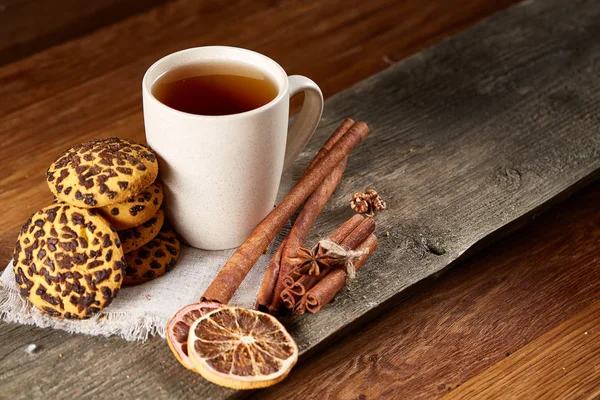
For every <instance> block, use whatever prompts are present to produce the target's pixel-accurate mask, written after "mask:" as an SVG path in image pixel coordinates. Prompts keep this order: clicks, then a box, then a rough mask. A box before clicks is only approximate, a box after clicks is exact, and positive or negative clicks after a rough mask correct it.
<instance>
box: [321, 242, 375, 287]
mask: <svg viewBox="0 0 600 400" xmlns="http://www.w3.org/2000/svg"><path fill="white" fill-rule="evenodd" d="M319 247H321V248H322V249H324V250H325V251H326V252H327V255H328V256H330V257H332V258H335V259H336V260H338V263H337V264H336V265H343V267H344V268H345V270H346V283H347V282H349V281H350V280H352V279H354V277H355V276H356V269H355V268H354V262H355V261H356V260H358V259H359V258H360V257H362V256H364V255H365V254H368V253H369V249H365V248H363V249H360V250H352V249H349V248H347V247H346V246H343V245H341V244H338V243H336V242H334V241H333V240H331V239H330V238H325V239H321V240H320V241H319Z"/></svg>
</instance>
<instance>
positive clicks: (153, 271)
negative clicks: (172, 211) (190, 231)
mask: <svg viewBox="0 0 600 400" xmlns="http://www.w3.org/2000/svg"><path fill="white" fill-rule="evenodd" d="M180 250H181V247H180V245H179V240H177V237H176V236H175V232H174V231H173V230H172V229H171V228H170V227H169V226H168V225H167V224H165V225H163V227H162V229H161V230H160V232H159V234H158V235H156V237H155V238H154V239H152V240H151V241H149V242H148V243H146V244H145V245H144V246H142V247H140V248H139V249H137V250H134V251H132V252H131V253H129V254H126V255H125V260H126V261H127V267H126V268H125V277H124V278H123V284H124V285H135V284H138V283H142V282H146V281H149V280H151V279H154V278H158V277H159V276H161V275H164V274H165V273H166V272H169V271H170V270H172V269H173V267H174V266H175V263H176V262H177V260H178V259H179V252H180Z"/></svg>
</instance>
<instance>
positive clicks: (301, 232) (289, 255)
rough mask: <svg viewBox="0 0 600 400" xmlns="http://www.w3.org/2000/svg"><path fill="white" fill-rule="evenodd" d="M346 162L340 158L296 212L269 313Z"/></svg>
mask: <svg viewBox="0 0 600 400" xmlns="http://www.w3.org/2000/svg"><path fill="white" fill-rule="evenodd" d="M347 162H348V158H345V159H344V160H342V162H340V163H339V164H338V165H337V167H335V169H334V170H333V172H332V173H331V175H329V176H328V177H327V178H326V179H325V180H324V181H323V183H322V184H321V185H320V186H319V187H318V188H317V190H315V191H314V193H313V194H311V195H310V197H309V198H308V200H306V203H305V204H304V207H303V208H302V211H300V214H298V217H297V218H296V221H295V222H294V225H293V226H292V229H291V230H290V232H289V233H288V236H287V238H286V241H285V244H284V245H282V247H283V250H282V252H281V263H280V269H279V277H278V279H277V283H276V284H275V290H274V293H273V298H272V301H271V305H270V306H269V312H271V314H276V313H277V311H279V309H280V308H281V304H282V300H281V292H282V291H283V289H284V283H283V281H284V279H285V277H286V276H288V274H289V273H290V272H292V270H293V269H294V261H293V259H294V258H295V257H296V256H297V255H298V253H297V251H298V248H299V247H301V246H302V245H303V244H304V241H305V240H306V236H307V235H308V232H310V228H311V227H312V225H313V223H314V222H315V220H316V219H317V216H318V215H319V213H320V212H321V210H323V207H325V203H327V200H329V198H330V197H331V195H332V194H333V191H334V190H335V188H336V187H337V186H338V185H339V183H340V181H341V180H342V175H343V174H344V170H345V169H346V163H347Z"/></svg>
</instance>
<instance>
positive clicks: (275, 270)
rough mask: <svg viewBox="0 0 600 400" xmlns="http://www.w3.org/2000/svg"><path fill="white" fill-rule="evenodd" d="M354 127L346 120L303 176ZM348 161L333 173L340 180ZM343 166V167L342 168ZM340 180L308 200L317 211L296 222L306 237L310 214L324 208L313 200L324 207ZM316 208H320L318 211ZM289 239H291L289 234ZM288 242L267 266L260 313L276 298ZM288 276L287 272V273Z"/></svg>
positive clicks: (258, 305)
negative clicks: (283, 256)
mask: <svg viewBox="0 0 600 400" xmlns="http://www.w3.org/2000/svg"><path fill="white" fill-rule="evenodd" d="M352 125H354V120H352V119H350V118H346V119H345V120H344V121H343V122H342V124H341V125H340V126H339V127H338V128H337V129H336V130H335V131H334V132H333V134H332V135H331V136H330V137H329V138H328V139H327V140H326V141H325V143H324V144H323V146H322V147H321V149H320V150H319V151H318V152H317V154H316V155H315V157H314V158H313V160H312V161H311V163H310V165H309V166H308V168H307V169H306V171H304V174H303V175H306V173H307V172H308V171H309V170H310V169H311V168H312V167H313V166H314V165H315V164H316V163H317V162H319V161H320V160H321V159H322V158H323V157H324V156H325V154H327V152H328V151H329V150H331V148H332V147H333V145H334V144H335V143H337V141H338V140H339V139H340V138H341V137H342V136H343V135H345V134H346V132H348V130H349V129H350V128H351V127H352ZM347 161H348V159H347V158H346V159H344V160H343V161H342V162H341V163H340V164H338V166H337V167H336V169H335V170H334V171H333V172H332V175H337V174H339V179H341V175H342V174H343V172H344V169H345V165H346V163H347ZM342 164H343V166H342ZM340 169H341V171H340ZM332 179H333V180H335V178H332ZM339 179H338V180H337V183H334V182H332V181H331V180H328V181H326V182H323V183H322V184H321V185H320V186H319V188H317V190H316V191H315V193H313V194H312V195H311V196H310V197H309V198H308V200H307V202H306V204H305V205H304V208H303V209H306V208H307V207H314V208H315V209H313V210H311V212H310V213H308V214H309V215H304V216H303V217H302V218H298V219H297V220H296V221H297V223H298V224H301V225H302V228H303V229H304V230H305V231H306V232H303V234H304V237H306V235H307V234H308V231H309V230H310V227H311V226H312V223H313V222H314V220H313V221H312V222H310V221H308V218H310V214H315V218H316V215H318V214H319V212H321V210H322V208H323V206H319V203H318V202H315V201H314V200H313V198H314V197H315V196H316V197H317V198H321V199H323V200H324V202H323V205H324V204H325V202H327V199H328V198H329V197H330V196H331V193H329V195H327V190H326V189H328V188H330V187H332V186H333V189H335V187H337V185H338V184H339ZM317 192H318V193H317ZM332 192H333V190H332ZM316 207H319V208H318V210H316ZM315 211H316V212H315ZM299 217H300V216H299ZM298 233H299V232H298V230H297V231H296V232H295V234H298ZM288 237H289V234H288ZM286 242H287V237H286V239H285V240H284V241H283V243H282V244H281V245H280V246H279V249H278V250H277V252H276V253H275V254H274V255H273V257H272V258H271V261H270V262H269V265H268V266H267V270H266V272H265V275H264V278H263V280H262V282H261V284H260V288H259V290H258V296H257V297H256V303H255V306H254V307H255V309H257V310H259V311H263V312H266V311H267V310H268V308H269V305H270V304H271V302H272V301H273V296H274V293H275V286H276V285H277V284H278V280H279V274H280V270H281V258H282V255H283V253H284V249H285V248H286ZM302 242H304V239H302ZM286 275H287V272H286ZM284 279H285V278H284ZM292 284H293V281H292ZM280 285H281V284H280ZM279 292H281V291H280V290H278V293H279Z"/></svg>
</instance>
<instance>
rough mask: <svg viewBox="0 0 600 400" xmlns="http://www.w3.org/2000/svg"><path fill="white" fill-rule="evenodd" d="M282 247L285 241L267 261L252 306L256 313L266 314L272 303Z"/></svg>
mask: <svg viewBox="0 0 600 400" xmlns="http://www.w3.org/2000/svg"><path fill="white" fill-rule="evenodd" d="M284 245H285V239H284V240H283V243H281V245H280V246H279V249H277V251H276V252H275V254H274V255H273V257H272V258H271V261H269V265H268V266H267V270H266V271H265V276H264V277H263V280H262V282H261V284H260V287H259V288H258V295H257V296H256V303H255V304H254V308H255V309H256V310H258V311H262V312H268V311H269V304H271V302H272V301H273V292H274V290H275V284H276V283H277V278H278V277H279V270H280V268H281V253H282V252H283V247H284Z"/></svg>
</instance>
